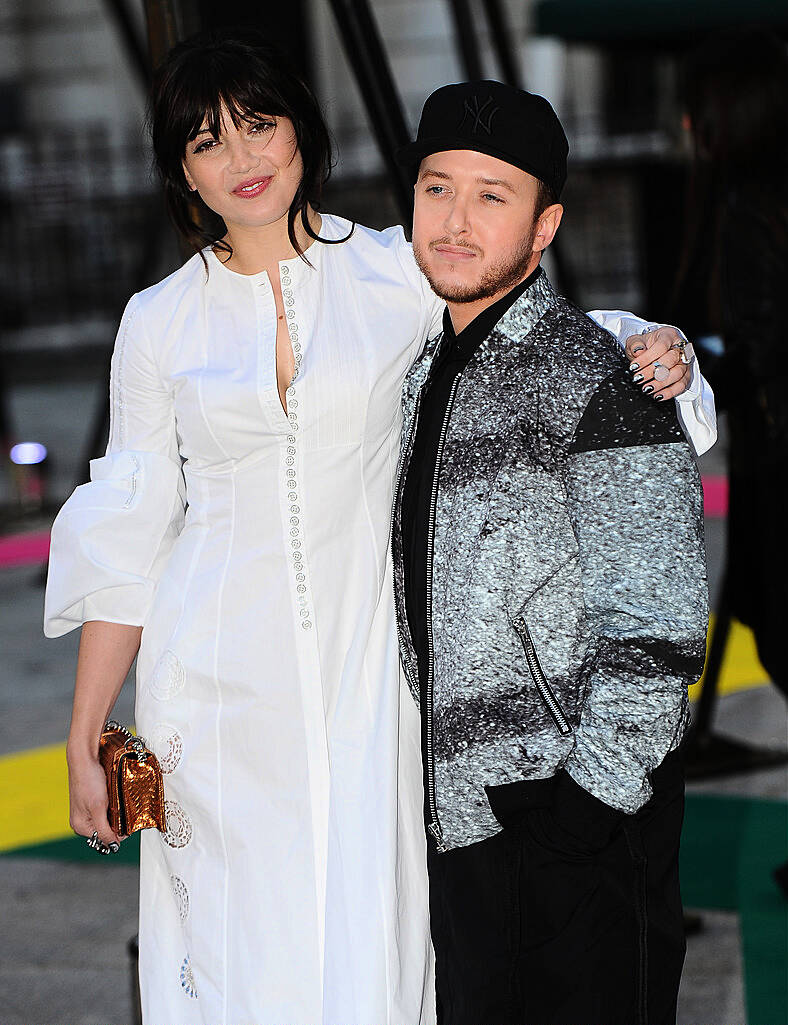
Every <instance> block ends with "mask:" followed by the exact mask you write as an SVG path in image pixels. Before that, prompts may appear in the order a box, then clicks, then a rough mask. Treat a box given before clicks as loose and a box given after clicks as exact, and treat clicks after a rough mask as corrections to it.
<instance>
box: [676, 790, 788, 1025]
mask: <svg viewBox="0 0 788 1025" xmlns="http://www.w3.org/2000/svg"><path fill="white" fill-rule="evenodd" d="M787 858H788V804H786V803H784V802H781V801H763V800H753V799H751V798H745V797H717V796H706V795H700V794H692V795H690V796H688V798H687V814H686V819H685V825H684V833H683V837H682V845H681V880H682V893H683V897H684V902H685V904H687V905H688V906H690V907H697V908H719V909H721V910H725V911H738V913H739V920H740V923H741V938H742V953H743V959H744V992H745V999H746V1003H747V1022H748V1025H779V1023H782V1022H786V1021H788V901H786V899H785V897H784V896H783V895H782V893H781V892H780V891H779V889H778V888H777V885H776V883H775V882H774V879H773V878H772V872H773V870H774V869H775V868H776V867H777V865H779V864H781V863H782V862H784V861H785V860H786V859H787Z"/></svg>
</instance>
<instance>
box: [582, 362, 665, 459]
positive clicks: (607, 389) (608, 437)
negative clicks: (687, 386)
mask: <svg viewBox="0 0 788 1025" xmlns="http://www.w3.org/2000/svg"><path fill="white" fill-rule="evenodd" d="M672 441H684V433H683V431H682V430H681V426H680V424H679V421H678V417H677V416H676V403H675V402H673V401H667V402H656V401H655V400H654V399H652V398H650V397H649V396H647V395H644V394H643V392H642V391H641V390H640V388H638V387H635V386H633V384H632V381H631V379H630V375H629V371H628V370H626V368H624V367H623V366H622V368H621V371H620V372H616V373H613V374H611V375H610V377H608V378H606V379H605V380H604V381H603V382H602V383H601V384H600V386H599V387H598V388H597V390H596V391H595V392H594V394H593V395H592V396H591V399H590V401H589V403H588V405H587V406H586V408H585V412H584V413H583V416H582V419H581V420H580V423H579V424H578V425H577V430H576V431H575V437H574V440H573V441H572V444H571V446H570V449H569V451H570V452H571V453H577V452H594V451H598V450H599V449H604V448H631V447H633V446H635V445H662V444H665V443H669V442H672Z"/></svg>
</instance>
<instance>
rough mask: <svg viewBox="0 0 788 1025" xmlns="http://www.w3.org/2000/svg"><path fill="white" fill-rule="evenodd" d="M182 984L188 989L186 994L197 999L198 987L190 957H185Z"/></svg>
mask: <svg viewBox="0 0 788 1025" xmlns="http://www.w3.org/2000/svg"><path fill="white" fill-rule="evenodd" d="M181 986H183V988H184V990H185V991H186V995H187V996H190V997H192V998H193V999H194V1000H196V999H197V987H196V986H195V984H194V972H193V971H192V966H191V961H189V959H188V957H185V958H184V959H183V964H182V965H181Z"/></svg>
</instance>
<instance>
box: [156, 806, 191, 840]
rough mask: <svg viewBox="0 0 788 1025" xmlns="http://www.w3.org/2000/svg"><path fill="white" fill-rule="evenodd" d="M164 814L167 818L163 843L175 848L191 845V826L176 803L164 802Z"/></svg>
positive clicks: (184, 813)
mask: <svg viewBox="0 0 788 1025" xmlns="http://www.w3.org/2000/svg"><path fill="white" fill-rule="evenodd" d="M164 814H165V816H166V818H167V832H166V833H164V834H163V835H162V838H163V840H164V842H165V843H166V844H169V846H170V847H175V848H179V847H185V846H186V845H187V844H189V843H191V839H192V824H191V822H190V821H189V817H188V816H187V814H186V812H185V811H184V810H183V808H181V806H180V805H179V804H178V802H177V801H165V802H164Z"/></svg>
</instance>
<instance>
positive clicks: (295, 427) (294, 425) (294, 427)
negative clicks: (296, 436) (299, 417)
mask: <svg viewBox="0 0 788 1025" xmlns="http://www.w3.org/2000/svg"><path fill="white" fill-rule="evenodd" d="M290 426H291V428H292V429H293V430H294V431H297V430H298V424H290Z"/></svg>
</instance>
